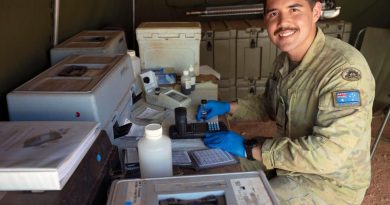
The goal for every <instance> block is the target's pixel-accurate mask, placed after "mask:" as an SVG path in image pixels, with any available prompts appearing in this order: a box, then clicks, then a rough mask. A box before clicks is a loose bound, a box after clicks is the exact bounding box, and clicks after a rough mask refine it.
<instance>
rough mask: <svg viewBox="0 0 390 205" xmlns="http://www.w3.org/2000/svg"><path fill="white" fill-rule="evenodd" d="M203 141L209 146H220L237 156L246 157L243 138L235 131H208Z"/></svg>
mask: <svg viewBox="0 0 390 205" xmlns="http://www.w3.org/2000/svg"><path fill="white" fill-rule="evenodd" d="M203 141H204V143H205V144H206V146H208V147H210V148H220V149H222V150H225V151H227V152H229V153H231V154H233V155H236V156H238V157H242V158H245V157H246V156H245V147H244V138H243V137H242V136H241V135H239V134H237V133H235V132H232V131H226V132H214V133H208V134H206V136H205V138H204V139H203Z"/></svg>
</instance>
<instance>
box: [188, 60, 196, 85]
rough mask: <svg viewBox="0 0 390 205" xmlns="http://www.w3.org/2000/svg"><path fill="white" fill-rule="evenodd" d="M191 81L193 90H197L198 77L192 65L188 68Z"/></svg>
mask: <svg viewBox="0 0 390 205" xmlns="http://www.w3.org/2000/svg"><path fill="white" fill-rule="evenodd" d="M188 71H189V75H190V79H191V90H192V91H194V90H195V84H196V75H195V69H194V67H193V66H192V65H190V67H189V68H188Z"/></svg>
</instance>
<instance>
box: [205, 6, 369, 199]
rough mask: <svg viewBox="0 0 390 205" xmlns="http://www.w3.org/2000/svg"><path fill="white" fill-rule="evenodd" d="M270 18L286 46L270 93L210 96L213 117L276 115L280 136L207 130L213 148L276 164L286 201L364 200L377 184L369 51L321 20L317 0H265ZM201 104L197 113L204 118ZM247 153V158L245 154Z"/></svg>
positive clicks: (248, 166)
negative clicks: (327, 31)
mask: <svg viewBox="0 0 390 205" xmlns="http://www.w3.org/2000/svg"><path fill="white" fill-rule="evenodd" d="M265 1H266V2H265V14H264V21H265V23H266V26H267V29H268V36H269V38H270V39H271V41H272V42H273V43H274V44H275V45H276V46H277V47H278V48H279V49H280V50H281V51H282V53H281V54H280V55H279V56H278V57H277V58H276V60H275V63H274V72H273V75H272V76H271V77H270V78H269V79H268V82H267V87H266V93H265V94H264V95H260V96H255V97H249V98H246V99H238V101H237V102H231V103H228V102H220V101H208V103H207V104H206V105H205V106H204V108H205V109H206V111H207V116H206V119H209V118H211V117H214V116H216V115H222V114H225V113H230V114H231V117H232V118H235V119H260V120H267V119H273V120H275V123H276V126H277V133H276V135H275V136H274V138H271V139H264V138H258V139H257V140H253V139H252V140H245V139H244V138H243V137H242V136H240V135H239V134H237V133H234V132H231V131H229V132H220V133H213V134H208V135H207V136H206V137H205V138H204V142H205V144H206V145H207V146H209V147H212V148H221V149H224V150H226V151H228V152H230V153H232V154H235V155H237V156H239V157H241V158H242V160H241V163H242V167H243V168H244V170H254V169H259V168H261V167H262V166H265V167H266V168H267V169H275V170H276V171H277V176H276V177H275V178H273V179H271V180H270V183H271V186H272V188H273V190H274V192H275V193H276V195H277V197H278V199H279V202H280V204H337V205H339V204H340V205H342V204H361V202H362V200H363V198H364V194H365V192H366V189H367V188H368V186H369V184H370V177H371V174H370V173H371V170H370V166H371V165H370V151H369V148H370V140H371V118H372V105H373V101H374V96H375V93H374V92H375V82H374V78H373V76H372V74H371V71H370V69H369V67H368V64H367V62H366V60H365V59H364V57H363V56H362V55H361V54H360V52H359V51H357V50H356V49H355V48H353V47H352V46H350V45H349V44H347V43H345V42H342V41H341V40H339V39H336V38H332V37H328V36H325V35H324V33H323V32H322V31H321V29H319V28H318V27H317V26H316V22H317V21H318V19H319V17H320V15H321V5H320V3H319V2H317V1H315V0H265ZM201 113H202V110H199V111H198V113H197V118H198V119H201ZM244 158H247V159H244Z"/></svg>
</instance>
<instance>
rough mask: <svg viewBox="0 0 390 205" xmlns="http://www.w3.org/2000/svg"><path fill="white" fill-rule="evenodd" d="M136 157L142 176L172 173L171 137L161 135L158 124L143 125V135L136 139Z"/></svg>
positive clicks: (151, 176) (160, 128)
mask: <svg viewBox="0 0 390 205" xmlns="http://www.w3.org/2000/svg"><path fill="white" fill-rule="evenodd" d="M138 157H139V164H140V169H141V177H142V178H156V177H169V176H172V175H173V170H172V144H171V139H170V138H169V137H167V136H165V135H163V133H162V127H161V125H160V124H149V125H146V126H145V137H143V138H142V139H140V140H139V141H138Z"/></svg>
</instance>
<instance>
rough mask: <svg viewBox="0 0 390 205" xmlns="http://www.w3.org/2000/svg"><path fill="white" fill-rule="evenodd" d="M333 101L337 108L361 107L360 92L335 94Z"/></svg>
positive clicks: (351, 91) (350, 91)
mask: <svg viewBox="0 0 390 205" xmlns="http://www.w3.org/2000/svg"><path fill="white" fill-rule="evenodd" d="M333 100H334V105H335V106H336V107H355V106H360V105H361V100H360V92H359V91H358V90H346V91H336V92H333Z"/></svg>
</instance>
